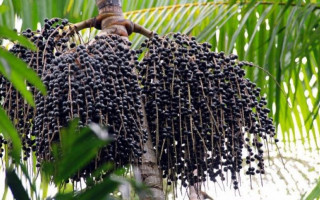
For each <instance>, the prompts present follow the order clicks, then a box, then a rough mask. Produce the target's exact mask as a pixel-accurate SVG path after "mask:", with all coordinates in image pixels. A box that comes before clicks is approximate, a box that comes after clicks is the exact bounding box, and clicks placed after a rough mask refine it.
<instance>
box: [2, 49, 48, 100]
mask: <svg viewBox="0 0 320 200" xmlns="http://www.w3.org/2000/svg"><path fill="white" fill-rule="evenodd" d="M0 55H1V56H0V59H1V60H0V68H1V72H2V74H3V75H4V76H5V77H6V78H7V79H8V80H10V81H14V82H13V83H16V85H15V86H17V87H19V88H17V89H18V91H19V92H20V93H22V95H24V96H25V97H26V98H27V101H28V103H30V104H31V105H34V103H33V99H32V95H31V93H30V92H27V87H26V85H25V83H24V82H23V80H27V81H28V82H29V83H30V84H32V85H34V86H35V87H36V88H37V89H38V90H39V91H41V93H42V94H43V95H46V92H47V91H46V87H45V85H44V84H43V83H42V81H41V79H40V78H39V76H38V75H37V73H36V72H34V71H33V70H32V69H30V68H28V66H27V64H26V63H25V62H23V61H22V60H20V59H18V58H17V57H16V56H14V55H13V54H11V53H9V52H8V51H6V50H4V49H1V48H0ZM19 78H20V79H19ZM16 79H17V80H16ZM22 84H24V87H25V88H22Z"/></svg>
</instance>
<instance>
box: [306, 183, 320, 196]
mask: <svg viewBox="0 0 320 200" xmlns="http://www.w3.org/2000/svg"><path fill="white" fill-rule="evenodd" d="M319 198H320V181H318V183H317V185H316V186H315V187H314V188H313V190H312V191H311V192H310V194H309V195H308V196H307V198H306V200H314V199H319Z"/></svg>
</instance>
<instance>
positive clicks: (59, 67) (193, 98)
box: [0, 0, 276, 189]
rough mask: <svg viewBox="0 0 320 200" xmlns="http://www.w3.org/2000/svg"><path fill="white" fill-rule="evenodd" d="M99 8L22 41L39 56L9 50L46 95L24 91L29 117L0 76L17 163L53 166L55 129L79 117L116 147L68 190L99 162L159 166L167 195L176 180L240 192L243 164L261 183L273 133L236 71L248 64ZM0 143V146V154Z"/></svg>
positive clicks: (117, 8) (112, 7)
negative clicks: (30, 100) (104, 130)
mask: <svg viewBox="0 0 320 200" xmlns="http://www.w3.org/2000/svg"><path fill="white" fill-rule="evenodd" d="M97 5H98V8H99V13H100V14H99V16H98V17H96V18H93V19H89V20H87V21H84V22H80V23H78V24H75V25H71V24H70V23H69V22H68V21H67V20H61V19H57V18H54V19H50V20H48V19H46V20H45V23H44V27H43V28H42V29H41V30H38V31H35V32H34V31H31V30H30V29H27V30H26V31H24V32H22V34H23V35H24V36H26V37H27V38H29V39H30V40H31V41H32V42H33V43H34V44H35V45H36V46H37V51H36V52H32V51H30V50H28V49H26V48H24V47H22V46H20V45H19V44H16V45H14V46H13V48H11V50H10V51H11V52H12V53H13V54H15V55H17V56H19V57H20V58H21V59H23V60H24V61H25V62H26V63H28V65H29V67H30V68H32V69H33V70H35V71H36V72H37V73H38V75H39V76H40V77H41V79H42V80H43V83H44V84H45V85H46V87H47V91H48V95H47V96H42V95H41V93H40V92H38V91H36V90H35V89H34V87H33V86H31V85H30V86H29V89H30V91H31V92H32V93H33V94H34V98H35V102H36V108H35V109H34V108H32V107H31V106H29V105H28V104H26V103H25V101H24V99H23V97H22V96H21V95H20V94H19V93H18V92H17V91H16V90H15V89H14V88H13V86H12V84H11V83H10V82H8V81H7V80H6V79H5V78H4V77H0V99H1V101H2V102H3V103H2V106H3V107H4V108H5V109H6V111H7V114H8V115H9V116H10V117H11V119H12V120H13V121H14V123H15V126H16V128H17V129H18V130H19V132H20V133H21V137H22V141H23V149H24V155H25V156H24V159H25V160H27V159H28V157H29V156H30V154H31V152H35V153H36V156H37V161H38V164H37V166H38V167H39V166H41V163H42V162H44V161H50V160H51V159H52V154H51V147H52V145H53V144H58V143H59V141H60V135H59V134H60V129H61V128H62V127H64V126H66V125H67V124H68V122H70V121H71V120H73V119H76V118H77V119H79V127H83V126H86V125H88V124H90V123H91V122H95V123H99V124H100V125H103V126H107V127H109V132H110V133H111V135H112V136H113V138H114V139H115V141H114V142H113V143H112V144H111V145H109V146H107V147H104V148H103V149H102V150H101V152H100V153H99V155H97V157H96V158H95V160H93V161H92V162H91V163H89V164H88V166H87V167H86V168H84V169H83V170H82V171H81V172H80V173H78V174H77V175H76V176H75V177H70V178H71V179H72V180H73V181H79V180H80V178H81V177H87V176H90V175H91V172H92V171H93V170H95V169H97V168H98V167H99V166H100V165H101V164H102V163H105V162H106V161H114V163H115V164H116V166H117V167H122V166H125V165H127V164H134V165H139V166H140V167H141V166H142V168H141V169H147V168H143V166H146V165H149V166H152V167H155V166H156V167H155V168H153V169H155V170H154V171H153V173H154V174H157V173H158V172H159V176H161V177H163V178H166V179H167V181H168V185H171V184H173V185H174V187H175V186H176V185H177V183H178V181H180V183H181V184H182V185H183V186H185V187H187V186H193V185H195V184H196V183H198V182H203V181H206V180H207V179H208V178H209V179H210V180H211V181H214V182H216V181H217V180H218V179H219V180H222V181H224V180H226V179H227V176H229V177H230V178H231V180H232V184H233V187H234V189H238V185H239V184H238V182H239V173H240V172H241V169H242V168H243V167H244V165H245V169H244V171H245V173H246V174H247V175H249V176H253V175H256V174H257V175H261V174H264V173H265V168H264V153H265V149H266V148H265V146H266V144H268V143H270V141H271V142H273V141H275V140H276V139H273V138H274V137H275V134H276V133H275V127H274V126H273V122H272V119H271V118H270V117H268V113H269V112H270V110H269V109H268V108H266V104H267V102H266V99H265V98H264V97H262V96H261V95H260V88H257V87H256V84H254V83H252V82H251V81H250V80H248V79H246V78H245V70H244V69H243V67H245V66H252V64H251V63H248V62H245V61H239V60H238V58H237V56H236V55H226V54H224V53H223V52H220V53H218V52H213V51H211V48H212V47H211V45H210V44H208V43H199V42H197V41H196V38H194V37H189V36H187V35H183V34H179V33H175V34H169V35H167V36H159V35H157V34H155V33H152V32H150V31H148V30H146V29H144V28H143V27H141V26H139V25H137V24H134V23H132V22H130V21H129V20H125V19H123V15H122V11H121V5H120V2H119V1H114V2H112V3H108V2H107V1H104V0H100V1H97ZM88 27H96V28H98V29H102V31H101V32H100V34H99V35H98V36H96V37H95V40H94V41H91V42H90V43H89V44H83V43H81V40H80V39H79V37H78V36H77V31H79V30H81V29H83V28H88ZM132 32H137V33H141V34H143V35H145V36H147V37H148V39H146V40H145V42H143V43H142V44H141V47H140V48H138V49H136V50H134V49H132V48H131V47H130V46H131V42H130V41H128V39H127V37H128V35H130V34H131V33H132ZM139 56H142V57H143V58H142V59H141V60H140V61H139V60H138V57H139ZM3 143H6V141H4V140H3V139H1V138H0V147H1V145H2V144H3ZM145 154H148V155H149V154H150V156H145ZM0 155H1V151H0ZM150 157H151V158H150ZM146 171H148V170H142V175H143V177H142V178H143V180H146V179H147V178H146V176H147V175H146V174H145V173H146ZM195 171H196V172H197V173H196V174H195V173H194V172H195ZM161 177H160V180H161ZM158 178H159V177H158ZM161 187H162V184H161V186H160V189H162V188H161Z"/></svg>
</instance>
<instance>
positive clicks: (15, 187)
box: [6, 169, 30, 200]
mask: <svg viewBox="0 0 320 200" xmlns="http://www.w3.org/2000/svg"><path fill="white" fill-rule="evenodd" d="M6 184H7V185H8V186H9V188H10V190H11V192H12V194H13V197H14V198H15V199H19V200H28V199H30V198H29V196H28V193H27V192H26V190H25V189H24V188H23V185H22V182H21V180H20V179H19V178H18V176H17V174H16V173H15V172H14V171H13V170H12V169H8V170H6Z"/></svg>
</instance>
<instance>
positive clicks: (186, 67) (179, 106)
mask: <svg viewBox="0 0 320 200" xmlns="http://www.w3.org/2000/svg"><path fill="white" fill-rule="evenodd" d="M142 46H143V48H144V49H145V51H146V52H145V55H144V58H143V59H142V61H141V62H140V64H139V67H138V69H139V70H140V75H141V77H142V80H141V84H142V85H143V86H144V88H143V91H142V92H143V96H144V101H145V103H146V112H147V113H148V115H147V118H148V123H149V129H150V132H151V134H152V137H153V140H152V141H153V145H154V147H155V151H156V152H157V156H158V159H159V160H158V162H159V164H160V166H161V169H162V170H163V177H166V178H168V180H169V182H168V183H169V184H170V183H171V181H173V182H176V181H177V180H178V179H180V180H181V181H182V184H183V185H184V186H187V185H188V184H190V185H193V184H194V183H196V182H202V181H205V180H206V179H207V177H209V178H210V180H212V181H216V179H217V177H220V178H221V179H222V180H224V179H225V178H226V175H227V174H229V175H230V177H231V180H232V181H233V183H234V188H235V189H237V188H238V176H237V174H238V173H239V172H240V170H241V168H242V166H243V158H244V156H245V155H243V152H244V151H243V149H244V148H245V149H246V150H247V151H246V152H247V155H246V160H245V162H246V164H247V166H249V167H248V169H247V171H246V174H248V175H254V174H264V173H265V170H264V158H263V152H264V150H263V146H264V143H266V142H267V140H268V139H269V138H273V137H274V136H275V128H274V126H273V124H272V119H271V118H269V117H268V116H267V115H268V113H269V109H268V108H266V107H265V105H266V103H267V102H266V100H265V98H264V97H261V96H260V88H257V87H256V84H254V83H252V82H251V81H249V80H248V79H246V78H245V77H244V75H245V70H244V69H242V67H243V66H246V65H251V64H250V63H248V62H239V61H237V56H236V55H229V56H227V55H225V54H224V53H223V52H220V53H216V52H212V51H210V49H211V45H210V44H208V43H203V44H199V43H198V42H196V39H195V38H193V37H192V38H190V37H188V36H186V35H182V34H173V36H172V37H169V36H166V37H159V36H157V35H155V37H153V38H152V39H150V40H146V41H145V42H144V43H143V44H142ZM195 171H196V172H197V173H196V174H195V173H194V172H195Z"/></svg>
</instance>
